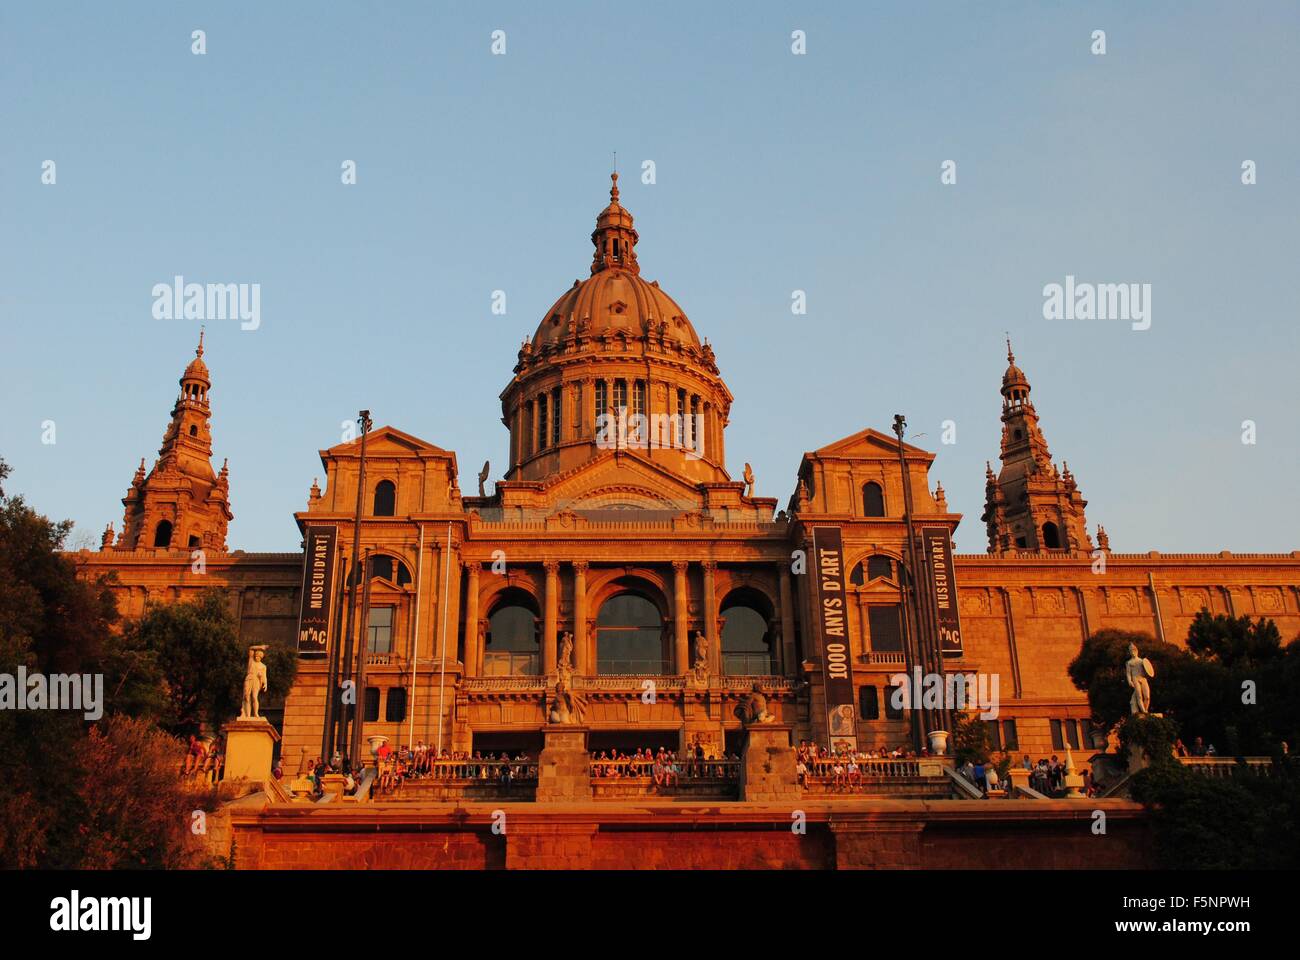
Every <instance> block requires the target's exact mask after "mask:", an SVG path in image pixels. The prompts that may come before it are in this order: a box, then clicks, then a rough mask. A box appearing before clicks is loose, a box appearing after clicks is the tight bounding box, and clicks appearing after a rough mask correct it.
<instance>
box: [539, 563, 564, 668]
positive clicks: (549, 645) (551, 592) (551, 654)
mask: <svg viewBox="0 0 1300 960" xmlns="http://www.w3.org/2000/svg"><path fill="white" fill-rule="evenodd" d="M542 566H543V567H545V568H546V612H545V615H544V618H543V620H542V673H543V674H545V675H546V676H548V677H549V676H550V675H551V674H553V673H555V621H556V618H557V611H558V610H559V606H560V576H559V574H560V564H559V561H557V560H547V561H546V562H545V563H543V564H542Z"/></svg>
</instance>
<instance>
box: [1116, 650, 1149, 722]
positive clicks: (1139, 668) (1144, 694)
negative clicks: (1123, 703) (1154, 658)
mask: <svg viewBox="0 0 1300 960" xmlns="http://www.w3.org/2000/svg"><path fill="white" fill-rule="evenodd" d="M1155 675H1156V671H1155V668H1154V667H1152V666H1151V661H1150V660H1148V659H1147V658H1146V657H1143V656H1140V655H1139V654H1138V648H1137V644H1136V643H1130V644H1129V645H1128V662H1127V663H1126V664H1124V676H1125V677H1126V678H1127V680H1128V685H1129V686H1130V687H1132V688H1133V696H1132V697H1130V698H1129V702H1128V708H1129V712H1130V713H1150V712H1151V684H1149V683H1148V682H1147V677H1154V676H1155Z"/></svg>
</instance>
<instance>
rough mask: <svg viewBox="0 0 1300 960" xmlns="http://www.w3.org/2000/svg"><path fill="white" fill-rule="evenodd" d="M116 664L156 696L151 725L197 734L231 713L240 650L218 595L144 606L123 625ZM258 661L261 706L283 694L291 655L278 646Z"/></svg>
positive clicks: (235, 708)
mask: <svg viewBox="0 0 1300 960" xmlns="http://www.w3.org/2000/svg"><path fill="white" fill-rule="evenodd" d="M123 658H124V659H125V660H129V661H130V663H131V664H132V665H133V666H134V668H135V669H138V670H139V671H140V673H141V674H142V675H144V676H147V677H150V678H151V679H152V681H153V682H154V683H156V684H157V687H158V689H160V690H161V691H162V696H161V698H160V699H161V701H162V706H161V711H160V714H159V715H158V717H157V720H158V723H159V725H160V726H162V728H163V729H164V730H167V731H169V732H171V733H173V734H176V735H184V734H189V733H198V732H199V729H200V727H201V725H202V724H205V723H206V724H208V725H209V726H210V727H213V728H216V727H219V726H220V725H221V724H223V723H224V722H226V721H227V720H230V719H231V718H233V717H234V716H236V715H237V714H238V713H239V707H240V703H241V701H242V699H243V689H244V674H245V672H246V668H247V660H248V649H247V646H246V645H245V644H244V643H242V642H241V641H240V639H239V626H238V624H237V622H236V621H235V618H234V616H233V615H232V614H231V612H230V604H229V601H228V600H227V597H226V595H225V594H224V593H222V592H221V591H220V590H216V589H209V590H205V591H204V592H203V593H202V594H201V595H200V596H199V597H198V598H196V599H195V600H192V601H188V602H183V603H167V604H155V605H150V606H149V607H148V608H147V609H146V610H145V613H144V616H143V617H141V618H140V619H139V620H137V621H135V622H134V623H132V624H130V625H129V626H128V628H127V630H126V638H125V643H124V644H123ZM265 663H266V668H267V676H268V690H267V692H266V693H265V694H263V695H262V696H263V701H264V702H265V701H266V700H268V699H272V698H279V697H283V696H285V695H287V694H288V692H289V689H290V687H292V685H293V678H294V674H295V672H296V670H297V656H296V655H295V653H294V652H293V651H292V650H290V649H289V648H288V647H287V646H286V645H282V644H271V645H270V648H269V649H268V650H267V652H266V657H265ZM141 698H142V699H145V698H144V696H143V694H141ZM149 702H151V703H153V702H157V701H153V700H151V701H149Z"/></svg>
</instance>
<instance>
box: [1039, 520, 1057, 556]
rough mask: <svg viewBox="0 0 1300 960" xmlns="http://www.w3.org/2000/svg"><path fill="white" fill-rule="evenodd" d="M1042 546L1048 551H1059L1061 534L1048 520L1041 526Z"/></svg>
mask: <svg viewBox="0 0 1300 960" xmlns="http://www.w3.org/2000/svg"><path fill="white" fill-rule="evenodd" d="M1043 546H1044V547H1046V548H1047V549H1048V550H1059V549H1061V532H1060V530H1058V529H1057V527H1056V524H1054V523H1052V522H1051V521H1050V520H1049V521H1048V522H1047V523H1045V524H1043Z"/></svg>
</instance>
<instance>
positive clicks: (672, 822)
mask: <svg viewBox="0 0 1300 960" xmlns="http://www.w3.org/2000/svg"><path fill="white" fill-rule="evenodd" d="M399 807H400V805H397V804H372V805H362V806H356V807H350V808H336V809H331V808H330V807H328V806H324V807H322V806H316V805H310V806H304V805H296V804H295V805H289V804H278V805H274V806H271V807H268V808H265V809H263V810H261V811H247V810H240V811H236V812H235V813H233V815H232V821H233V824H234V829H235V835H236V842H237V846H236V850H237V865H238V866H239V867H240V868H242V869H258V868H264V869H334V868H370V869H405V868H424V869H502V868H506V869H611V870H641V869H997V868H1006V867H1020V868H1029V869H1071V870H1077V869H1140V868H1145V867H1148V866H1150V865H1151V863H1152V860H1151V850H1150V837H1149V833H1148V829H1147V823H1146V818H1145V814H1144V813H1143V812H1142V809H1141V807H1139V806H1138V805H1136V804H1133V803H1129V802H1127V801H1117V800H1105V801H1090V802H1072V801H1064V800H1046V801H1011V800H1008V801H978V800H968V801H963V800H946V801H845V800H840V801H837V802H836V803H834V804H828V803H824V802H817V801H812V800H810V799H808V798H805V801H804V802H803V803H801V804H800V807H799V808H797V810H796V809H792V808H791V806H790V805H776V804H749V803H737V804H715V805H711V806H707V807H705V806H694V805H692V806H691V807H690V808H687V809H683V808H682V807H681V806H680V805H674V804H671V803H664V804H658V805H656V804H642V805H639V806H638V807H637V808H635V809H633V808H630V807H624V806H623V805H619V806H618V807H616V808H613V809H611V808H609V807H602V806H601V805H597V804H574V805H563V806H557V807H548V808H545V809H540V808H539V807H538V806H536V805H533V804H517V803H503V804H498V805H487V804H479V805H474V804H471V805H467V806H461V807H457V808H454V809H453V808H449V807H445V806H444V807H441V808H434V807H424V808H422V809H418V810H412V809H409V808H408V809H399ZM1097 809H1100V810H1103V811H1105V813H1106V833H1105V834H1104V835H1097V834H1095V833H1094V832H1093V824H1094V816H1093V812H1094V810H1097ZM798 811H801V812H802V814H803V816H804V818H805V821H804V822H805V823H806V830H805V832H803V833H797V832H795V831H794V830H793V829H792V825H793V824H794V823H796V819H795V816H794V814H795V813H796V812H798ZM494 825H495V829H496V832H494Z"/></svg>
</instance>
